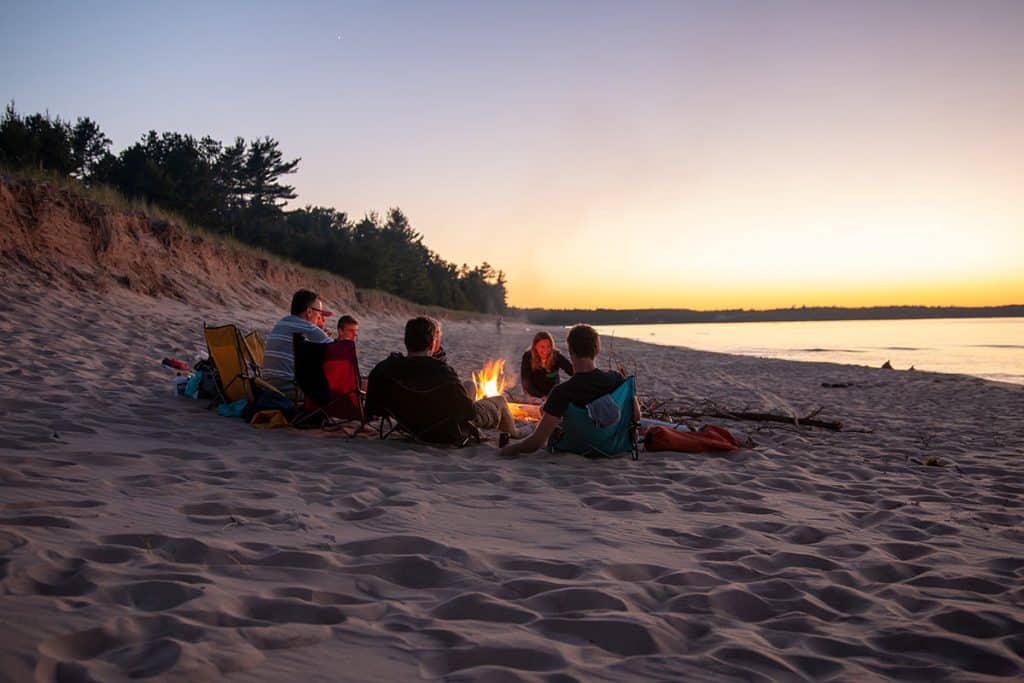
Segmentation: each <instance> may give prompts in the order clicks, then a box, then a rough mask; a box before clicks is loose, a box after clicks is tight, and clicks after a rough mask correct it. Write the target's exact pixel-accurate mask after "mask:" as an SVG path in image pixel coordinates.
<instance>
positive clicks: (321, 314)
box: [263, 289, 334, 394]
mask: <svg viewBox="0 0 1024 683" xmlns="http://www.w3.org/2000/svg"><path fill="white" fill-rule="evenodd" d="M331 315H334V314H333V313H332V312H331V311H329V310H327V308H326V307H325V306H324V302H323V301H322V300H321V299H320V295H319V294H317V293H316V292H311V291H310V290H308V289H300V290H299V291H297V292H295V294H294V295H293V296H292V309H291V314H290V315H286V316H285V317H283V318H281V319H280V320H279V321H278V322H277V324H276V325H274V329H272V330H271V331H270V336H269V337H267V349H266V351H265V352H264V354H263V379H265V380H266V381H267V382H269V383H270V384H272V385H274V386H275V387H276V388H278V389H280V390H281V391H282V392H284V393H286V394H287V393H289V392H291V391H293V390H294V389H295V355H294V354H295V352H294V346H293V342H292V335H293V334H301V335H302V336H303V337H304V338H305V339H307V340H308V341H311V342H314V343H317V344H326V343H327V342H329V341H331V338H330V337H328V336H327V333H326V332H324V330H323V327H324V320H325V319H326V318H328V317H330V316H331Z"/></svg>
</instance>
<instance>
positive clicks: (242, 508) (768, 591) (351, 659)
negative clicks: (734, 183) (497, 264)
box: [0, 252, 1024, 681]
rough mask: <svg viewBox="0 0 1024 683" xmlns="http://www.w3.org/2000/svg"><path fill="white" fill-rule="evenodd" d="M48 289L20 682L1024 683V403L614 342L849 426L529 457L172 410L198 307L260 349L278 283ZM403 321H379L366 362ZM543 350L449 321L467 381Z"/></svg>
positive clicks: (714, 396)
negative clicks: (707, 446) (178, 368)
mask: <svg viewBox="0 0 1024 683" xmlns="http://www.w3.org/2000/svg"><path fill="white" fill-rule="evenodd" d="M5 253H7V254H8V255H9V253H10V252H5ZM9 263H10V262H9ZM39 272H40V271H38V270H36V269H35V265H34V264H33V265H32V266H31V267H22V268H8V269H7V270H5V271H4V273H3V278H4V287H3V288H2V293H0V311H2V315H0V336H2V338H3V340H4V345H3V352H2V353H0V402H2V420H0V621H2V623H3V624H4V635H3V637H2V638H0V679H3V680H12V681H29V680H40V681H47V680H59V681H83V680H125V679H129V678H145V677H155V678H159V679H160V680H190V681H194V680H206V679H220V678H224V677H226V678H228V679H230V680H239V681H250V680H268V681H269V680H324V681H328V680H353V681H380V680H410V679H419V678H423V679H437V678H444V679H446V680H498V681H570V680H581V681H582V680H587V681H590V680H598V681H600V680H606V681H621V680H666V681H675V680H697V681H704V680H706V681H719V680H755V681H757V680H764V681H767V680H773V681H774V680H836V681H864V680H878V679H913V680H951V681H964V680H992V679H996V678H1006V679H1019V678H1021V677H1022V676H1024V584H1022V579H1024V533H1022V531H1021V528H1022V527H1021V522H1022V505H1024V495H1022V494H1024V475H1022V473H1021V472H1022V470H1021V464H1022V463H1021V457H1022V438H1021V437H1022V431H1024V427H1022V424H1024V423H1022V421H1021V418H1020V416H1021V415H1024V387H1019V386H1011V385H999V384H995V383H990V382H985V381H982V380H978V379H973V378H969V377H959V376H951V375H937V374H929V373H907V372H887V371H882V370H874V369H868V368H856V367H847V366H838V365H830V364H823V363H814V364H811V363H792V362H785V361H771V360H761V359H755V358H743V357H733V356H727V355H721V354H711V353H700V352H694V351H688V350H683V349H670V348H665V347H654V346H647V345H643V344H640V343H637V342H629V341H623V340H616V341H615V342H614V343H608V344H606V350H607V351H608V352H609V353H608V354H607V355H609V356H611V355H614V356H615V357H617V358H618V359H619V360H620V361H622V362H624V363H626V364H627V365H628V366H629V367H631V368H633V369H635V371H636V373H637V375H638V378H639V386H640V390H641V393H642V394H643V395H645V396H647V397H657V398H660V399H663V400H668V399H672V400H675V401H677V402H678V403H680V404H691V405H692V404H694V403H696V402H698V401H703V400H712V401H716V402H718V403H720V404H721V405H723V406H729V407H732V408H735V409H748V410H773V411H790V412H792V413H793V414H796V415H803V414H806V413H807V412H810V411H811V410H812V409H814V408H816V407H824V410H823V411H822V413H821V416H822V417H827V418H830V419H839V420H842V421H843V422H844V424H845V425H846V426H847V427H848V428H849V430H850V431H841V432H825V431H820V430H815V429H801V430H796V429H794V428H792V427H787V426H785V425H769V424H763V425H758V424H754V423H745V424H744V423H728V422H724V424H726V426H731V427H740V428H742V429H743V430H745V431H747V432H748V433H750V434H751V435H752V436H753V437H754V439H755V440H756V442H757V446H756V447H755V448H753V449H749V450H745V451H741V452H737V453H733V454H729V455H726V456H697V455H683V454H672V453H646V454H642V456H641V460H640V461H639V462H632V461H630V460H629V459H615V460H607V461H591V460H587V459H584V458H581V457H576V456H557V457H556V456H551V455H547V454H542V455H538V456H533V457H526V458H521V459H517V460H503V459H500V458H498V457H497V455H496V450H495V448H494V440H493V439H492V440H491V442H490V443H488V444H483V445H480V446H475V447H471V448H467V449H462V450H448V449H440V448H427V447H423V446H419V445H415V444H412V443H409V442H405V441H387V442H380V441H377V440H373V439H369V438H365V439H364V438H359V439H354V440H348V439H346V438H345V437H343V436H341V435H339V434H329V433H322V432H302V431H295V430H273V431H261V430H256V429H253V428H251V427H249V426H247V425H246V424H244V423H243V422H242V421H240V420H237V419H231V418H222V417H219V416H217V415H216V413H214V412H211V411H208V410H206V409H205V405H204V404H201V403H199V402H195V401H190V400H188V399H180V398H176V397H174V396H172V395H171V393H172V392H171V386H170V381H169V380H170V377H169V375H168V373H167V371H166V370H164V369H162V368H160V367H159V365H158V363H159V361H160V359H161V358H162V357H164V356H176V357H181V358H191V356H192V353H193V352H194V351H195V349H196V348H197V346H198V345H199V343H200V327H201V323H202V321H203V320H206V321H210V322H222V321H229V320H233V321H238V322H241V323H242V324H243V325H246V326H250V327H255V328H258V329H262V330H264V331H265V330H266V329H267V328H269V326H270V325H271V324H272V323H273V322H274V320H276V318H277V317H279V316H280V314H281V311H280V310H279V305H280V301H279V300H280V298H281V297H280V296H274V297H269V296H267V297H263V298H261V297H260V295H258V294H252V295H251V297H248V298H243V299H241V300H240V301H239V302H237V303H235V304H233V305H225V304H222V303H211V304H208V305H204V304H203V303H202V300H203V299H202V296H201V290H198V289H197V290H181V291H182V292H184V294H183V295H182V296H181V297H166V296H165V297H162V298H153V297H151V296H150V295H149V294H147V293H144V292H140V291H132V290H131V289H129V288H125V287H123V286H121V285H118V284H116V283H114V284H112V285H110V286H109V287H106V288H103V289H102V290H100V289H90V288H89V287H87V286H86V285H87V284H88V283H84V281H79V282H77V283H76V282H70V281H67V280H65V279H64V278H61V277H58V276H57V275H54V276H53V277H52V278H49V279H51V280H52V282H53V285H54V286H53V287H52V288H46V286H45V285H46V278H42V277H40V276H39V275H38V273H39ZM329 303H332V304H334V305H335V306H337V307H341V306H343V305H354V304H355V303H358V302H356V301H352V300H338V301H329ZM403 316H404V311H402V310H396V311H392V312H390V313H389V312H388V310H387V309H385V308H381V309H379V310H375V311H368V312H367V313H365V314H364V315H363V316H362V317H363V326H362V329H361V338H362V341H361V354H362V357H361V360H362V363H363V365H364V370H368V369H369V368H370V367H372V364H373V363H375V362H376V361H378V360H380V359H381V358H383V357H384V356H385V355H386V353H387V352H389V351H390V350H394V349H398V348H399V347H400V333H401V322H402V318H403ZM530 335H531V331H529V330H527V329H525V328H524V326H522V325H517V324H510V325H507V326H506V329H505V331H504V334H503V335H501V336H498V335H497V333H496V331H495V329H494V326H493V324H491V323H488V322H448V323H446V326H445V341H444V344H445V347H446V348H447V350H448V353H449V358H450V360H451V361H452V362H453V364H454V365H455V366H456V368H457V369H458V370H459V372H460V374H462V375H463V376H468V374H469V371H470V370H472V369H475V368H478V367H479V366H480V365H481V364H482V363H483V361H484V360H485V359H487V358H490V357H494V356H503V357H505V358H508V359H510V360H512V359H514V358H516V357H517V353H518V352H519V351H520V350H521V349H522V348H524V347H525V346H526V344H527V343H528V340H529V337H530ZM513 364H514V363H513ZM823 382H825V383H833V384H850V386H844V387H841V388H835V387H833V388H829V387H823V386H822V383H823ZM869 430H871V431H869ZM929 459H935V460H929ZM929 461H933V462H937V463H939V464H940V465H945V466H928V465H925V464H922V463H925V462H929Z"/></svg>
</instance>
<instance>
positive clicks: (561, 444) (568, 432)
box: [548, 377, 640, 460]
mask: <svg viewBox="0 0 1024 683" xmlns="http://www.w3.org/2000/svg"><path fill="white" fill-rule="evenodd" d="M610 396H611V398H612V400H613V401H615V404H616V405H617V406H618V407H619V411H620V413H621V415H620V417H619V420H618V422H616V423H615V424H613V425H611V426H609V427H606V428H604V429H602V428H600V427H598V426H597V425H596V424H594V421H593V420H592V419H591V418H590V415H589V414H588V413H587V409H586V408H580V407H579V406H577V405H573V404H572V403H570V404H569V409H568V410H566V412H565V416H564V417H563V418H562V424H561V426H560V427H559V429H558V430H557V431H555V433H554V435H552V437H551V439H550V440H549V441H548V448H549V449H550V450H551V451H552V452H557V451H566V452H569V453H579V454H581V455H590V456H594V455H596V456H610V455H615V454H617V453H627V452H628V453H630V454H631V455H632V456H633V460H639V459H640V451H639V450H638V449H637V428H638V427H639V425H638V424H637V423H636V422H635V421H634V420H633V397H634V396H636V378H634V377H627V378H626V381H624V382H623V383H622V384H620V385H619V388H618V389H616V390H615V391H613V392H612V393H611V394H610Z"/></svg>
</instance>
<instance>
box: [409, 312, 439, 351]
mask: <svg viewBox="0 0 1024 683" xmlns="http://www.w3.org/2000/svg"><path fill="white" fill-rule="evenodd" d="M440 329H441V323H439V322H438V321H436V320H434V319H433V318H427V317H425V316H420V317H418V318H413V319H412V320H410V321H409V322H407V323H406V324H405V350H406V351H408V352H409V353H418V352H420V351H429V350H430V345H431V344H433V343H434V337H435V336H436V335H437V333H438V331H440Z"/></svg>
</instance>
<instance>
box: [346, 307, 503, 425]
mask: <svg viewBox="0 0 1024 683" xmlns="http://www.w3.org/2000/svg"><path fill="white" fill-rule="evenodd" d="M405 348H406V351H407V352H408V355H405V356H403V355H401V354H399V353H393V354H391V355H390V356H388V357H387V358H385V359H384V360H382V361H381V362H380V363H377V365H376V366H375V367H374V368H373V370H371V371H370V376H369V377H368V378H367V387H366V403H365V410H366V414H367V415H369V416H376V415H385V414H388V413H390V412H392V410H393V409H394V407H395V405H396V403H397V400H396V399H395V396H394V395H393V391H394V383H393V382H391V381H389V380H398V381H399V382H401V383H402V384H404V385H405V386H408V387H409V388H411V389H415V390H420V391H427V390H432V389H436V388H438V387H440V386H443V385H447V386H450V387H451V391H449V392H447V393H446V394H444V396H445V397H446V398H443V399H442V400H443V401H444V405H431V406H423V412H424V413H428V412H429V413H431V414H434V413H436V412H440V413H441V414H442V415H448V416H451V417H452V418H454V419H455V421H456V422H458V423H460V424H461V423H467V422H468V423H472V424H473V425H474V426H476V427H479V428H481V429H493V428H497V429H498V430H499V431H501V432H507V433H512V432H514V431H515V420H514V419H513V418H512V413H511V412H510V411H509V408H508V403H506V401H505V399H504V398H502V397H500V396H495V397H490V398H485V399H481V400H479V401H474V400H473V399H472V397H471V396H470V394H469V392H468V391H467V389H466V386H465V385H464V384H463V383H462V381H460V380H459V376H458V374H456V372H455V370H454V369H453V368H452V367H451V366H450V365H448V364H447V363H446V362H445V361H444V360H443V359H442V358H438V352H439V350H440V348H441V323H440V322H438V321H437V320H434V319H433V318H425V317H420V318H413V319H412V320H410V321H409V322H407V323H406V324H405Z"/></svg>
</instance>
